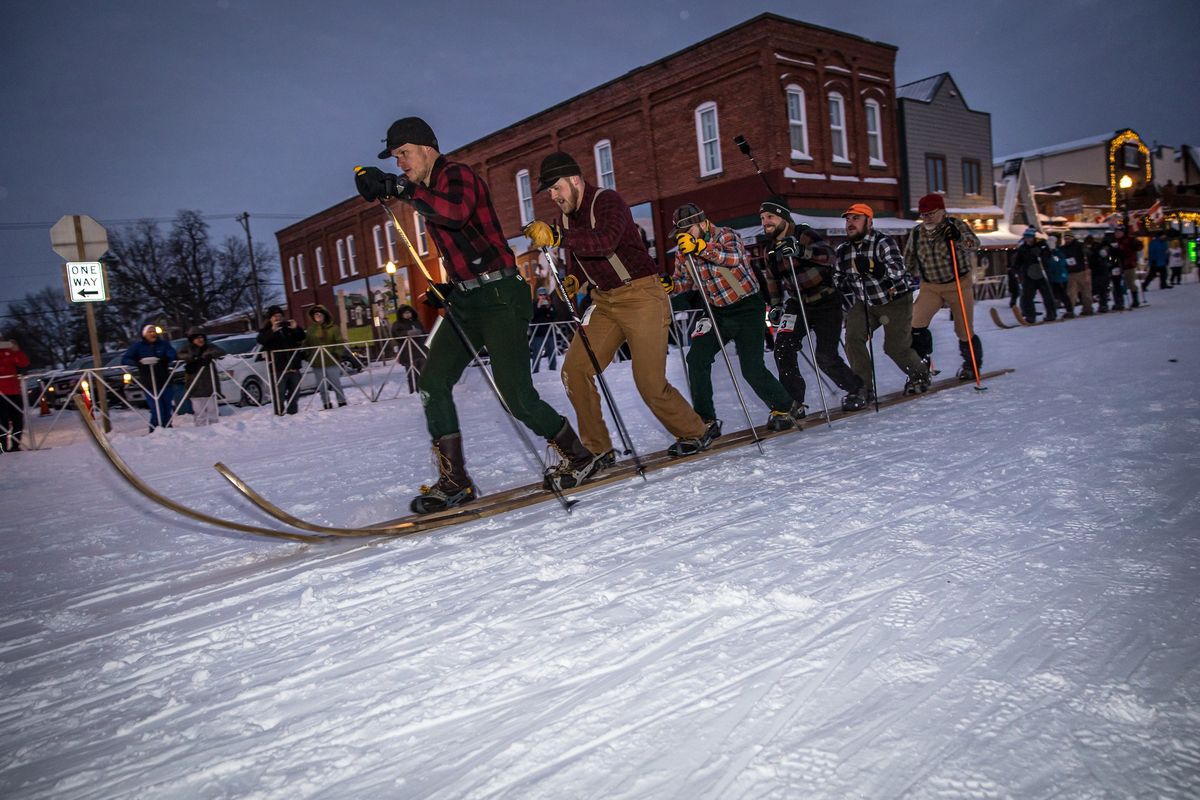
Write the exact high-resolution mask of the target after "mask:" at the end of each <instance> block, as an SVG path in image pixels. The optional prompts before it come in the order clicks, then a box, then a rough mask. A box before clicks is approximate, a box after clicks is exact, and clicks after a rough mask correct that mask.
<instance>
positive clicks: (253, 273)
mask: <svg viewBox="0 0 1200 800" xmlns="http://www.w3.org/2000/svg"><path fill="white" fill-rule="evenodd" d="M236 219H237V221H238V222H240V223H242V229H243V230H245V231H246V251H247V252H248V253H249V254H250V277H251V279H252V280H253V281H254V283H253V284H252V285H253V287H254V327H255V328H262V326H263V320H262V291H261V289H260V287H259V285H258V265H257V264H256V263H255V261H254V241H253V240H252V239H251V238H250V212H249V211H243V212H242V213H241V216H239V217H237V218H236Z"/></svg>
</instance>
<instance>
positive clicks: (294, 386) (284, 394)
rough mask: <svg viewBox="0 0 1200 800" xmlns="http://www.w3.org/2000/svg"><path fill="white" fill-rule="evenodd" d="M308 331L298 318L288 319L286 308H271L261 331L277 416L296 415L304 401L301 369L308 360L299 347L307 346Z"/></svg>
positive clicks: (261, 341)
mask: <svg viewBox="0 0 1200 800" xmlns="http://www.w3.org/2000/svg"><path fill="white" fill-rule="evenodd" d="M306 336H307V332H306V331H305V330H304V328H301V327H300V326H299V325H297V324H296V320H294V319H284V315H283V309H282V308H280V307H279V306H271V307H270V308H268V309H267V324H266V325H264V326H263V327H262V330H260V331H259V332H258V343H259V344H260V345H262V349H263V350H264V351H265V352H266V353H267V354H268V355H269V356H270V358H271V372H272V375H271V380H272V381H273V389H272V391H271V399H272V402H273V405H274V407H275V415H276V416H279V417H282V416H283V415H284V414H295V413H296V411H297V410H299V409H298V405H297V404H298V401H299V399H300V368H301V367H303V366H304V357H303V355H302V354H301V353H300V351H299V350H297V349H296V348H298V347H301V346H303V345H304V339H305V337H306Z"/></svg>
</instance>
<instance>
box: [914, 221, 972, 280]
mask: <svg viewBox="0 0 1200 800" xmlns="http://www.w3.org/2000/svg"><path fill="white" fill-rule="evenodd" d="M947 225H953V226H954V227H956V228H958V232H959V233H960V234H962V238H960V239H959V240H958V241H957V242H955V243H954V249H955V251H956V253H957V255H958V274H959V275H966V274H967V273H968V272H970V271H971V265H972V264H973V263H974V260H975V255H974V254H975V250H977V249H978V248H979V237H978V236H976V235H975V231H973V230H971V226H970V225H968V224H967V223H965V222H963V221H962V220H961V219H959V218H958V217H946V218H945V219H944V220H942V224H941V225H938V226H937V227H936V228H934V229H933V230H932V231H930V230H926V228H925V226H924V225H921V224H918V225H917V226H916V227H914V228H913V229H912V230H911V231H909V233H908V242H907V243H906V244H905V247H904V263H905V264H907V265H908V270H909V272H913V273H915V274H919V275H920V276H921V280H923V281H929V282H930V283H954V262H953V260H952V259H951V257H950V245H949V243H948V242H947V241H946V226H947Z"/></svg>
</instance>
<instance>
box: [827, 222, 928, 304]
mask: <svg viewBox="0 0 1200 800" xmlns="http://www.w3.org/2000/svg"><path fill="white" fill-rule="evenodd" d="M837 258H838V265H837V274H836V276H835V280H836V281H837V287H838V289H839V290H840V291H841V293H842V298H843V305H844V306H845V307H846V308H850V307H851V306H853V305H854V304H855V303H857V302H858V301H859V300H862V299H863V295H864V294H865V295H866V302H867V305H869V306H881V305H883V304H884V303H888V302H891V301H892V300H894V299H896V298H897V297H900V296H901V295H904V294H908V293H909V292H910V291H911V289H910V288H909V285H908V272H907V271H906V270H905V268H904V257H903V256H902V255H900V246H899V245H897V244H896V240H895V239H893V238H892V237H890V236H888V235H887V234H885V233H880V232H879V231H877V230H874V229H872V230H871V232H870V233H868V234H867V235H866V236H864V237H863V238H861V239H859V240H858V241H857V242H854V241H850V240H849V239H847V240H846V241H844V242H842V243H841V244H839V245H838V249H837ZM889 292H891V293H890V294H889Z"/></svg>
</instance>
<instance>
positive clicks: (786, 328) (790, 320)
mask: <svg viewBox="0 0 1200 800" xmlns="http://www.w3.org/2000/svg"><path fill="white" fill-rule="evenodd" d="M794 330H796V315H795V314H784V315H783V316H782V317H780V318H779V332H780V333H791V332H792V331H794Z"/></svg>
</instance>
